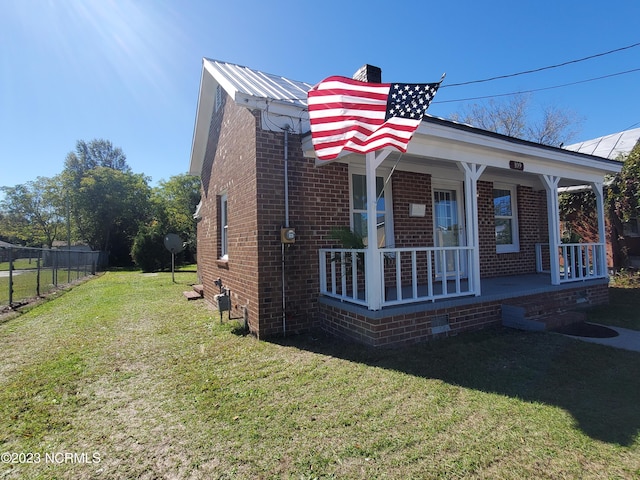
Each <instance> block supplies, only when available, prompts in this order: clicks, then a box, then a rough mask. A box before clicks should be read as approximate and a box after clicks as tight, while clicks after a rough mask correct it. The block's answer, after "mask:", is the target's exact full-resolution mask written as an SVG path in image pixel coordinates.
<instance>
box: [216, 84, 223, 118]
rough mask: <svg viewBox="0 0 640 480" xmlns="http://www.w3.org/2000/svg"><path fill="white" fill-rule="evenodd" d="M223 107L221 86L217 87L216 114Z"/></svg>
mask: <svg viewBox="0 0 640 480" xmlns="http://www.w3.org/2000/svg"><path fill="white" fill-rule="evenodd" d="M221 106H222V87H221V86H220V85H217V86H216V110H215V111H216V112H217V111H218V110H219V109H220V107H221Z"/></svg>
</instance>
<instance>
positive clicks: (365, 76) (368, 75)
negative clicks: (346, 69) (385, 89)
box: [353, 64, 382, 83]
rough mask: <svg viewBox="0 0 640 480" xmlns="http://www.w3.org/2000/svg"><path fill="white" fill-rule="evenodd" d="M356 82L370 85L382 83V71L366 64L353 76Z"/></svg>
mask: <svg viewBox="0 0 640 480" xmlns="http://www.w3.org/2000/svg"><path fill="white" fill-rule="evenodd" d="M353 79H354V80H360V81H361V82H369V83H382V69H381V68H380V67H374V66H373V65H369V64H364V65H363V66H362V67H360V68H359V69H358V71H357V72H356V73H354V74H353Z"/></svg>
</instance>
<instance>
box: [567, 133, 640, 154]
mask: <svg viewBox="0 0 640 480" xmlns="http://www.w3.org/2000/svg"><path fill="white" fill-rule="evenodd" d="M638 140H640V128H634V129H633V130H625V131H624V132H618V133H612V134H611V135H605V136H604V137H598V138H594V139H593V140H585V141H584V142H580V143H574V144H573V145H568V146H566V147H564V148H566V149H567V150H572V151H574V152H579V153H586V154H588V155H596V156H598V157H603V158H609V159H611V160H614V159H616V158H618V156H619V155H621V154H625V153H629V152H630V151H631V150H633V147H635V145H636V143H637V142H638Z"/></svg>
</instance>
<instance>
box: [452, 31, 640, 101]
mask: <svg viewBox="0 0 640 480" xmlns="http://www.w3.org/2000/svg"><path fill="white" fill-rule="evenodd" d="M638 45H640V42H638V43H634V44H633V45H627V46H626V47H620V48H616V49H614V50H609V51H608V52H602V53H597V54H595V55H589V56H588V57H584V58H578V59H576V60H569V61H568V62H563V63H558V64H556V65H549V66H547V67H540V68H534V69H532V70H525V71H524V72H518V73H510V74H508V75H499V76H497V77H491V78H484V79H482V80H471V81H469V82H461V83H450V84H447V85H442V86H441V87H440V88H441V89H442V88H447V87H460V86H462V85H471V84H473V83H484V82H490V81H493V80H500V79H503V78H511V77H517V76H519V75H527V74H529V73H536V72H542V71H543V70H550V69H552V68H558V67H564V66H566V65H571V64H573V63H579V62H584V61H585V60H591V59H592V58H597V57H603V56H605V55H610V54H612V53H616V52H620V51H622V50H628V49H630V48H634V47H637V46H638Z"/></svg>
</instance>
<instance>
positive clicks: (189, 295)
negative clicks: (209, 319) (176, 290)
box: [182, 290, 202, 300]
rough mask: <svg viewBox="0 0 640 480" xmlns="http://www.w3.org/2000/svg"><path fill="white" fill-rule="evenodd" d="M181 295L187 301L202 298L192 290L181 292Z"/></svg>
mask: <svg viewBox="0 0 640 480" xmlns="http://www.w3.org/2000/svg"><path fill="white" fill-rule="evenodd" d="M182 294H183V295H184V296H185V297H186V298H187V300H198V299H200V298H202V296H201V295H200V294H199V293H198V292H194V291H193V290H188V291H186V292H182Z"/></svg>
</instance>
